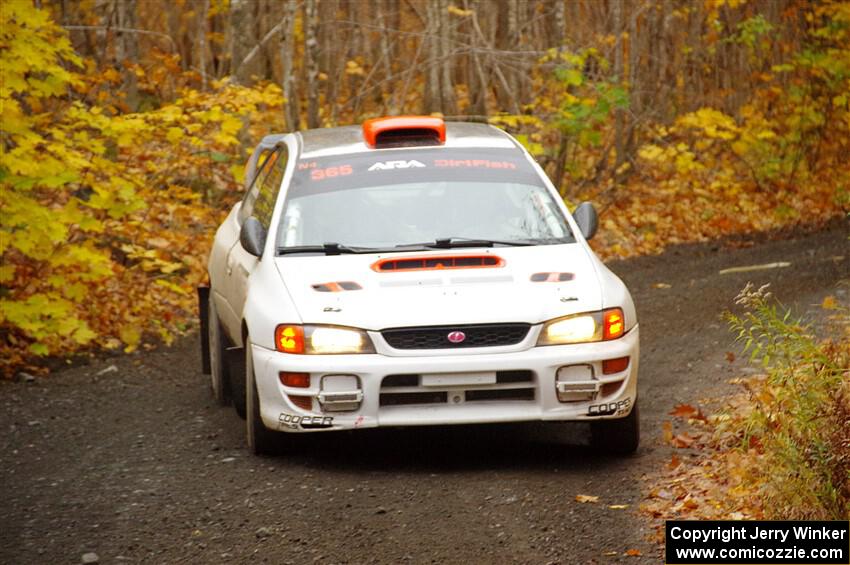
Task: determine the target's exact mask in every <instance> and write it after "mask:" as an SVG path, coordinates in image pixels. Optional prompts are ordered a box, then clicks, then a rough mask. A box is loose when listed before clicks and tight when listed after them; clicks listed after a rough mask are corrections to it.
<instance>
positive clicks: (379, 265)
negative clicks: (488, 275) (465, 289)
mask: <svg viewBox="0 0 850 565" xmlns="http://www.w3.org/2000/svg"><path fill="white" fill-rule="evenodd" d="M504 266H505V260H504V259H502V258H501V257H498V256H496V255H445V256H437V257H435V256H433V255H431V256H428V257H391V258H387V259H381V260H380V261H376V262H375V263H374V264H372V270H373V271H375V272H378V273H395V272H399V271H440V270H444V269H486V268H498V267H504Z"/></svg>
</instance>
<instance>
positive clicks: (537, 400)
mask: <svg viewBox="0 0 850 565" xmlns="http://www.w3.org/2000/svg"><path fill="white" fill-rule="evenodd" d="M535 341H536V339H535ZM252 347H253V356H254V371H255V375H256V381H257V388H258V392H259V397H260V413H261V417H262V420H263V423H264V424H265V425H266V427H268V428H269V429H272V430H279V431H286V432H312V431H328V430H349V429H360V428H374V427H380V426H424V425H449V424H481V423H498V422H527V421H578V420H598V419H604V418H622V417H624V416H627V415H628V414H629V413H630V412H631V410H632V407H633V406H634V404H635V399H636V394H637V375H638V357H639V332H638V327H637V326H635V327H634V328H632V329H631V330H630V331H629V332H628V333H627V334H626V335H624V336H623V337H621V338H619V339H616V340H612V341H605V342H597V343H583V344H571V345H554V346H543V347H526V348H525V349H522V350H518V351H510V352H499V353H489V352H482V351H486V350H484V349H483V348H479V349H476V350H470V351H469V352H463V353H464V354H458V352H456V351H453V352H451V353H452V354H446V355H441V354H435V353H434V352H424V353H427V354H422V355H410V354H409V353H408V354H406V355H404V356H390V355H384V354H380V353H378V354H364V355H291V354H286V353H280V352H277V351H273V350H269V349H266V348H264V347H262V346H258V345H253V346H252ZM380 350H381V348H379V351H380ZM472 351H474V353H473V352H472ZM621 357H629V364H628V367H627V368H626V369H625V370H623V371H620V372H618V373H614V374H610V375H604V374H603V371H602V362H603V361H604V360H608V359H616V358H621ZM564 367H574V368H575V367H578V369H575V370H574V372H573V373H572V374H579V379H578V381H580V382H577V383H573V384H570V385H561V387H560V388H561V398H562V400H559V393H558V384H557V381H558V379H561V380H563V379H564V378H565V375H566V374H567V373H566V372H565V371H567V372H568V371H570V370H572V369H567V370H564V371H562V372H561V376H560V377H559V376H558V370H559V369H561V368H564ZM280 372H298V373H309V374H310V377H311V378H310V386H309V387H308V388H292V387H286V386H284V385H283V384H281V381H280V379H279V373H280ZM582 375H591V377H590V379H588V378H585V377H584V376H582ZM342 376H344V377H345V379H342V380H347V381H348V382H355V381H354V379H352V378H351V377H352V376H353V377H356V382H357V385H356V386H357V390H356V391H355V390H346V391H342V392H339V391H337V392H336V393H334V392H329V391H327V390H324V391H323V387H325V386H326V383H331V382H332V379H328V380H325V379H326V378H329V377H342ZM388 377H391V378H388ZM494 379H495V382H494ZM593 383H595V385H594V384H593ZM390 385H393V386H390ZM568 389H576V392H570V391H569V390H568ZM594 389H595V392H594ZM581 391H584V392H581ZM290 395H295V396H301V397H309V398H310V399H312V400H308V401H307V402H311V404H312V409H311V410H304V409H302V408H300V407H298V406H297V405H296V404H294V403H293V401H291V400H290ZM334 395H336V396H334ZM566 397H569V398H570V400H568V401H563V399H564V398H566ZM332 398H337V399H346V398H347V399H349V400H353V404H349V406H347V408H352V407H354V409H347V410H344V411H339V410H338V409H339V408H340V407H346V406H345V405H344V404H342V403H337V404H336V406H333V402H331V400H330V399H332ZM323 401H324V402H323ZM335 408H336V409H335Z"/></svg>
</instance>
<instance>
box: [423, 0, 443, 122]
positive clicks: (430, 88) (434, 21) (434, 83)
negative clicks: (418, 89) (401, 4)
mask: <svg viewBox="0 0 850 565" xmlns="http://www.w3.org/2000/svg"><path fill="white" fill-rule="evenodd" d="M439 5H440V0H428V3H427V4H426V5H425V8H426V20H427V21H428V27H427V28H426V30H425V41H426V42H427V43H426V45H427V47H426V49H425V61H426V69H427V74H426V78H425V95H424V97H423V99H422V102H423V108H422V109H423V112H424V113H425V114H430V113H432V112H440V111H441V110H442V108H441V105H442V95H441V92H440V85H441V79H440V66H441V65H440V56H441V51H442V50H441V49H440V41H439V39H438V37H439V27H440V17H439V13H438V12H439V10H440V7H439Z"/></svg>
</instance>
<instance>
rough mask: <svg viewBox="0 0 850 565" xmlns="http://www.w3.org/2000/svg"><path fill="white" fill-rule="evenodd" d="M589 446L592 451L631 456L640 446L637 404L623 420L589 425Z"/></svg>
mask: <svg viewBox="0 0 850 565" xmlns="http://www.w3.org/2000/svg"><path fill="white" fill-rule="evenodd" d="M590 444H591V446H593V448H594V449H596V450H597V451H600V452H602V453H608V454H611V455H621V456H622V455H631V454H632V453H634V452H635V451H637V448H638V445H639V444H640V415H639V413H638V404H637V400H635V405H634V407H633V408H632V411H631V413H630V414H629V415H628V416H626V417H625V418H618V419H616V420H598V421H596V422H592V423H591V424H590Z"/></svg>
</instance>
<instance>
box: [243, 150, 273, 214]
mask: <svg viewBox="0 0 850 565" xmlns="http://www.w3.org/2000/svg"><path fill="white" fill-rule="evenodd" d="M282 150H283V148H281V147H278V148H277V149H275V150H274V151H269V152H268V153H267V154H266V155H263V156H261V157H260V160H261V163H260V166H259V167H257V174H256V175H254V180H253V182H252V183H251V187H250V188H249V189H248V192H246V193H245V198H244V199H243V200H242V207H241V208H240V209H239V223H240V224H241V223H242V222H244V221H245V219H246V218H248V216H251V215H252V214H253V213H254V203H255V202H256V201H257V195H258V194H259V192H260V189H261V187H262V186H263V182H264V181H265V180H266V177H267V176H268V175H269V172H270V171H271V170H272V169H273V167H274V165H275V162H277V159H278V156H279V155H280V153H281V151H282Z"/></svg>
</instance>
